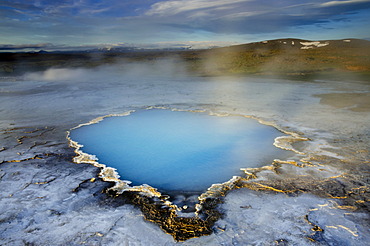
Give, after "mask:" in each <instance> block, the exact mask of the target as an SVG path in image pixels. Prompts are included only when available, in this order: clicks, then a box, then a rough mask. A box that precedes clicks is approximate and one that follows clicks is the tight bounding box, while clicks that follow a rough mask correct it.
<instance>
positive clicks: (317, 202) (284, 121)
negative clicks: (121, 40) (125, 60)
mask: <svg viewBox="0 0 370 246" xmlns="http://www.w3.org/2000/svg"><path fill="white" fill-rule="evenodd" d="M49 72H50V71H49ZM65 72H72V73H71V74H72V75H71V77H68V79H65V80H63V81H60V80H57V79H56V80H50V79H48V78H45V76H43V74H39V77H33V79H32V80H27V78H25V79H19V78H17V79H13V80H9V79H3V81H1V82H0V84H1V91H0V112H1V124H0V126H1V132H0V139H1V140H0V143H1V145H0V190H1V192H0V211H1V212H0V242H1V243H0V244H1V245H33V244H34V245H84V244H86V245H177V244H179V245H182V244H183V245H366V243H367V242H369V241H370V238H369V237H370V236H369V235H370V233H369V226H368V225H369V185H368V184H369V174H370V173H369V149H370V148H369V145H370V138H369V137H370V135H369V123H368V122H370V116H369V100H368V95H369V91H370V86H369V84H367V83H364V82H356V81H355V80H353V81H320V80H313V81H305V82H302V81H284V80H273V79H256V78H254V79H250V78H243V77H241V78H220V77H219V78H199V77H176V76H173V75H167V76H164V77H155V78H153V77H145V78H140V79H138V77H136V76H125V77H123V76H121V75H120V74H119V73H118V74H112V72H111V71H109V73H108V72H104V71H98V72H94V71H89V70H81V71H79V72H78V73H73V72H76V71H68V70H66V71H65ZM342 99H343V100H342ZM148 106H165V107H168V108H176V109H183V110H206V111H212V112H217V113H236V114H242V115H250V116H253V117H257V118H259V119H262V120H263V121H265V122H269V123H270V124H271V125H275V126H277V127H279V128H280V129H281V130H283V131H287V132H288V131H289V132H293V133H298V134H299V135H300V136H303V137H305V138H308V139H310V141H301V142H297V143H294V144H293V147H294V148H295V149H296V150H297V151H296V152H292V155H291V157H290V158H289V160H276V161H275V162H274V163H273V164H271V163H266V166H265V167H264V168H256V169H247V170H245V173H246V175H245V176H244V177H241V178H240V179H238V180H237V181H236V182H235V183H234V186H235V187H238V188H239V189H233V190H231V191H228V192H226V193H225V194H226V195H225V196H221V199H220V200H217V202H216V205H215V206H216V210H215V211H218V212H219V214H220V215H221V217H220V218H219V219H218V220H217V221H213V222H212V224H211V233H212V234H210V235H208V236H202V237H198V238H192V239H189V240H186V241H182V242H177V241H175V240H174V238H173V237H172V236H171V235H169V234H166V233H165V232H164V231H163V230H161V228H160V227H162V228H164V227H163V224H160V223H158V222H156V223H152V222H149V221H147V220H145V219H144V217H145V218H148V214H146V213H148V210H145V209H143V206H142V205H140V204H139V205H140V206H135V204H138V203H137V202H136V203H135V202H133V201H132V200H130V199H126V198H128V197H130V196H129V195H127V197H126V198H125V193H124V194H123V195H120V196H118V197H115V196H111V195H109V194H107V193H105V192H104V191H105V190H106V189H107V188H109V187H111V186H112V184H111V183H108V182H103V181H102V180H101V179H99V177H98V173H99V169H98V168H96V167H94V166H92V165H88V164H75V163H73V161H72V159H73V157H74V156H75V153H74V149H73V148H71V147H69V146H68V141H67V139H66V132H67V131H68V130H69V129H71V128H72V127H75V126H77V125H78V124H81V123H85V122H88V121H90V120H92V119H94V118H96V117H99V116H103V115H107V114H113V113H123V112H126V111H128V110H132V109H133V110H134V109H139V108H145V107H148ZM221 190H222V189H221ZM222 191H225V189H224V190H222ZM207 195H210V194H206V195H204V196H207ZM211 195H212V194H211ZM204 196H203V198H204ZM184 199H186V197H185V198H184ZM204 206H205V208H207V206H208V207H209V204H207V203H205V204H204ZM144 208H145V206H144ZM141 210H143V211H144V213H143V212H141ZM150 211H153V210H149V213H150ZM157 211H161V210H160V209H158V210H157ZM157 215H159V217H160V215H161V213H158V214H157ZM162 215H163V214H162ZM208 215H209V214H208ZM165 216H167V215H163V218H168V217H165ZM181 216H185V217H186V216H189V215H186V214H185V215H181ZM154 217H156V215H155V216H154ZM157 217H158V216H157ZM157 217H156V218H157ZM175 220H176V219H175ZM152 221H153V220H152ZM171 223H172V222H171ZM181 224H182V223H178V224H177V225H173V226H172V227H171V226H170V227H171V228H172V229H173V228H175V229H176V230H177V231H180V232H181V231H184V230H183V228H181ZM158 225H159V226H158ZM195 228H196V227H195ZM167 232H169V231H168V230H167ZM208 234H209V233H208ZM172 235H179V234H176V233H175V234H172ZM180 235H181V233H180ZM175 238H176V237H175Z"/></svg>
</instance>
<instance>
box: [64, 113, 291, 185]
mask: <svg viewBox="0 0 370 246" xmlns="http://www.w3.org/2000/svg"><path fill="white" fill-rule="evenodd" d="M281 135H282V133H280V132H279V131H277V130H276V129H275V128H273V127H270V126H265V125H262V124H259V123H258V122H257V121H255V120H253V119H249V118H245V117H241V116H227V117H219V116H210V115H208V114H205V113H193V112H179V111H170V110H158V109H155V110H142V111H138V112H135V113H132V114H131V115H129V116H124V117H108V118H105V119H104V120H103V121H101V122H100V123H98V124H93V125H88V126H83V127H80V128H77V129H75V130H73V131H72V132H71V138H72V139H73V140H74V141H77V142H79V143H80V144H82V145H84V147H83V148H82V151H84V152H85V153H88V154H93V155H96V156H97V157H98V159H99V162H100V163H102V164H105V165H107V166H110V167H114V168H116V169H117V171H118V173H119V175H120V176H121V179H124V180H130V181H132V182H133V185H141V184H149V185H151V186H153V187H155V188H159V189H160V190H165V191H170V190H176V191H204V190H206V189H207V188H208V187H210V186H211V185H212V184H214V183H222V182H226V181H228V180H229V179H230V178H231V177H232V176H235V175H240V174H241V171H240V168H242V167H259V166H264V165H268V164H271V162H272V161H273V159H275V158H281V157H282V156H283V155H284V154H285V151H283V150H280V149H278V148H276V147H274V146H273V142H274V138H276V137H278V136H281Z"/></svg>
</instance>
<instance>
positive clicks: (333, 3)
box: [320, 0, 370, 7]
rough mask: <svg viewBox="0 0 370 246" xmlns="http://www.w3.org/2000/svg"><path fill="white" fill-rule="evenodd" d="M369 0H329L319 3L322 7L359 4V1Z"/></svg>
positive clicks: (365, 0) (366, 1)
mask: <svg viewBox="0 0 370 246" xmlns="http://www.w3.org/2000/svg"><path fill="white" fill-rule="evenodd" d="M369 2H370V1H369V0H344V1H330V2H325V3H322V4H320V6H322V7H332V6H338V5H341V6H342V5H352V4H359V3H361V4H362V3H369Z"/></svg>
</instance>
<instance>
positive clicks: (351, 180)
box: [0, 128, 369, 241]
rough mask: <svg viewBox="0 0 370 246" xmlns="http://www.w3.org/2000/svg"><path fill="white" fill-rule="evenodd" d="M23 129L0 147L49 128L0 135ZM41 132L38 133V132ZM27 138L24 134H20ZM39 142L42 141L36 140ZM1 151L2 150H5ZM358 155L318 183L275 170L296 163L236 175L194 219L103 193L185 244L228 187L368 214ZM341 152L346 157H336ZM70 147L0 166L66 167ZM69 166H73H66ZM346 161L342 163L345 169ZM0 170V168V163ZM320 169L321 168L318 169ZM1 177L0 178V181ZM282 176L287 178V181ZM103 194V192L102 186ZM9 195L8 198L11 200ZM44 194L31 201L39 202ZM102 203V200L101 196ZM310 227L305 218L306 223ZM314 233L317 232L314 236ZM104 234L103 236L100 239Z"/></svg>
mask: <svg viewBox="0 0 370 246" xmlns="http://www.w3.org/2000/svg"><path fill="white" fill-rule="evenodd" d="M22 131H23V134H24V136H27V137H24V136H23V135H22V137H21V139H22V140H23V141H19V137H18V136H16V137H14V139H15V144H14V145H13V147H8V146H7V147H3V148H4V149H5V150H8V149H11V148H15V147H17V146H19V145H22V144H25V145H29V146H34V145H35V144H34V143H35V142H37V141H33V140H36V139H37V140H38V139H40V138H42V137H43V136H44V135H47V134H48V133H50V132H51V130H50V129H48V128H45V130H39V129H35V130H31V131H30V130H29V129H28V130H27V129H10V130H8V131H5V134H10V133H13V134H16V135H18V134H19V133H20V132H22ZM40 131H41V132H40ZM26 134H28V135H26ZM41 142H42V141H41ZM49 145H50V144H49V142H48V141H44V142H43V144H39V146H41V147H46V148H48V147H49ZM52 146H54V147H55V146H58V144H53V145H52ZM34 148H35V147H32V148H31V147H28V148H26V149H28V151H32V149H34ZM5 150H4V151H5ZM345 151H346V152H347V154H348V153H352V151H353V150H348V149H345ZM357 151H359V150H357ZM26 152H27V151H25V153H22V154H21V155H20V154H17V155H18V156H22V155H26V154H27V153H26ZM360 153H361V155H357V156H356V158H352V159H346V160H345V161H343V160H342V161H341V162H353V163H354V164H355V165H352V170H350V171H351V174H348V173H343V174H342V175H336V176H331V177H327V178H324V179H315V178H313V177H312V176H305V177H298V178H294V177H289V175H287V174H284V172H282V171H280V169H281V166H284V165H290V166H293V167H294V168H298V169H301V168H304V167H302V165H294V163H293V165H292V163H285V164H281V163H280V164H279V165H276V166H275V167H273V166H272V168H264V169H263V168H262V169H255V171H254V172H253V173H250V174H249V175H246V176H245V177H241V178H240V179H237V180H235V183H234V184H233V186H232V187H231V188H230V187H225V188H224V189H223V190H222V191H221V192H220V194H219V195H218V197H216V198H206V199H204V200H203V201H202V202H201V206H202V209H201V211H200V213H199V216H197V217H180V216H178V215H177V214H176V212H175V211H174V209H173V208H172V207H169V206H167V205H166V203H165V199H158V198H155V197H147V196H145V195H142V194H140V192H125V193H123V194H115V193H114V192H108V194H110V195H111V196H112V198H113V199H115V200H116V201H115V202H116V203H118V204H125V203H130V204H134V205H136V206H138V207H139V208H140V210H141V211H142V213H143V215H144V218H145V219H146V220H147V221H150V222H153V223H155V224H157V225H158V226H159V227H160V228H161V229H162V230H163V231H164V232H166V233H168V234H170V235H172V236H173V238H174V239H175V240H176V241H185V240H188V239H190V238H194V237H200V236H204V235H210V234H212V233H213V230H214V228H213V227H214V224H215V222H216V221H217V220H218V219H219V218H221V217H222V212H221V211H219V208H218V206H219V204H221V203H222V202H223V197H224V196H225V195H226V194H227V193H228V192H229V191H230V190H233V189H239V188H248V189H251V190H255V191H259V192H273V193H284V194H287V195H298V194H300V193H312V194H315V195H317V196H321V197H325V198H332V199H335V200H337V201H338V205H337V209H346V210H349V211H366V212H369V188H368V186H367V184H366V182H364V180H362V178H366V176H365V175H364V174H363V173H362V177H360V176H359V175H358V173H356V171H357V172H358V171H361V170H362V169H363V168H366V166H367V162H366V161H364V160H367V156H368V152H366V151H360ZM341 154H346V153H341ZM72 157H73V156H72V153H71V149H68V150H67V151H66V153H60V154H56V153H47V154H45V153H44V154H40V153H38V154H37V155H35V156H34V157H30V158H25V159H19V160H7V161H3V162H2V164H5V163H8V164H9V165H11V164H12V163H24V164H25V165H34V164H37V161H41V160H43V161H45V162H51V161H53V160H55V158H57V159H59V160H62V161H64V160H68V162H69V163H71V160H72ZM311 161H313V162H314V161H316V162H320V163H321V165H323V166H324V167H325V166H330V165H334V164H335V163H338V159H336V158H329V157H323V156H312V158H311ZM72 164H73V163H72ZM347 164H348V163H346V166H348V165H347ZM0 168H1V165H0ZM322 169H323V168H322ZM261 172H268V175H269V176H268V177H269V179H267V180H264V181H259V180H258V177H259V176H261ZM4 175H5V174H2V175H0V180H1V178H2V177H3V176H4ZM11 175H13V176H14V177H17V176H18V175H20V173H18V172H14V173H12V174H11ZM287 176H288V177H287ZM56 179H57V178H56V177H54V176H47V177H44V178H40V177H37V174H35V176H33V177H31V179H30V181H29V182H27V183H25V185H23V187H22V188H21V190H25V189H27V188H28V187H29V186H30V185H41V186H42V185H48V184H50V183H51V182H54V181H55V180H56ZM95 180H96V178H95V177H91V178H88V179H85V180H82V181H81V182H80V183H79V185H78V186H77V187H75V188H74V189H72V190H71V191H72V192H74V193H75V192H80V191H81V190H83V189H86V188H87V187H88V186H89V184H90V183H94V182H95ZM105 190H108V189H107V188H105ZM13 195H14V194H9V195H8V196H9V197H11V196H13ZM45 198H46V196H40V197H36V198H35V199H45ZM104 199H107V198H104ZM307 221H308V223H309V224H310V223H311V222H309V220H308V219H307ZM312 226H313V227H312V228H313V229H312V230H313V231H314V232H315V233H314V234H312V235H311V236H308V237H307V238H308V239H309V240H315V239H317V238H318V236H317V235H319V234H320V233H321V231H322V230H320V229H321V228H319V227H317V226H316V225H313V224H312ZM318 233H319V234H318ZM103 236H104V235H103Z"/></svg>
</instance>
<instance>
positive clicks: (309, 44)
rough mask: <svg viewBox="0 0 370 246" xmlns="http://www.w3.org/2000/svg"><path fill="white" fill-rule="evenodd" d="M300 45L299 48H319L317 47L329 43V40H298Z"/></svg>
mask: <svg viewBox="0 0 370 246" xmlns="http://www.w3.org/2000/svg"><path fill="white" fill-rule="evenodd" d="M300 44H301V45H303V46H302V47H301V50H308V49H313V48H315V47H316V48H319V47H324V46H327V45H329V42H325V43H321V42H320V41H314V42H300Z"/></svg>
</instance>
